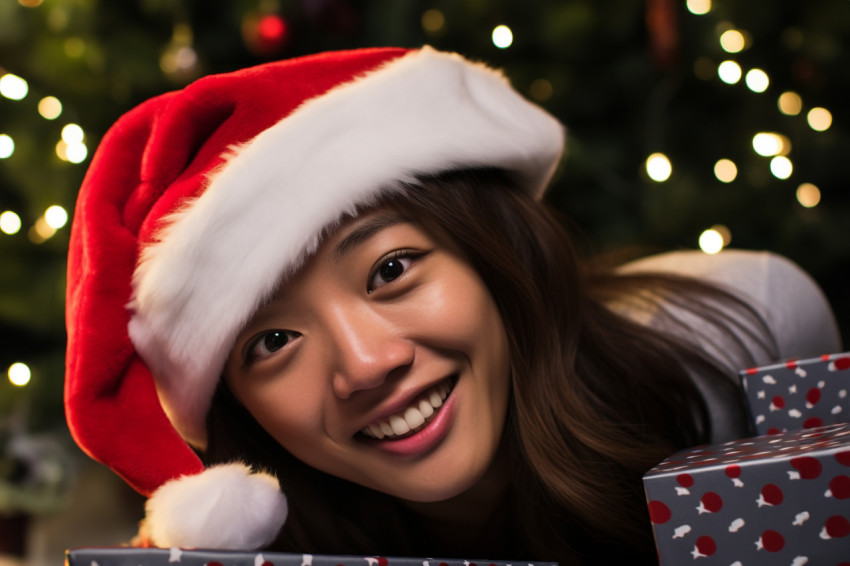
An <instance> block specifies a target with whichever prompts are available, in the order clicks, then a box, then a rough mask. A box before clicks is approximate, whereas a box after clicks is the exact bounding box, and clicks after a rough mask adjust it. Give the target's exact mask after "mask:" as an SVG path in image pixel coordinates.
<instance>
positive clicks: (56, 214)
mask: <svg viewBox="0 0 850 566" xmlns="http://www.w3.org/2000/svg"><path fill="white" fill-rule="evenodd" d="M44 220H45V222H47V224H48V226H50V227H51V228H53V229H55V230H58V229H59V228H62V227H63V226H65V224H67V223H68V212H67V211H66V210H65V209H64V208H62V207H61V206H59V205H58V204H54V205H53V206H51V207H49V208H48V209H47V210H45V211H44Z"/></svg>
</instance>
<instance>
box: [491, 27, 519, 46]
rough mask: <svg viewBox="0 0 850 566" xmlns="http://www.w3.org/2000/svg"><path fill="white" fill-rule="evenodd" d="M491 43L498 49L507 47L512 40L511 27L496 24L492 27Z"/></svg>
mask: <svg viewBox="0 0 850 566" xmlns="http://www.w3.org/2000/svg"><path fill="white" fill-rule="evenodd" d="M492 38H493V45H495V46H496V47H498V48H499V49H507V48H508V47H510V46H511V44H512V43H513V42H514V34H513V32H512V31H511V28H509V27H508V26H505V25H501V26H496V27H495V28H494V29H493V36H492Z"/></svg>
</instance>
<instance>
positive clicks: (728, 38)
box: [720, 29, 746, 53]
mask: <svg viewBox="0 0 850 566" xmlns="http://www.w3.org/2000/svg"><path fill="white" fill-rule="evenodd" d="M745 46H746V39H745V38H744V34H743V33H741V32H740V31H738V30H736V29H730V30H726V31H724V32H723V33H722V34H720V47H722V48H723V51H726V52H727V53H739V52H741V51H743V50H744V47H745Z"/></svg>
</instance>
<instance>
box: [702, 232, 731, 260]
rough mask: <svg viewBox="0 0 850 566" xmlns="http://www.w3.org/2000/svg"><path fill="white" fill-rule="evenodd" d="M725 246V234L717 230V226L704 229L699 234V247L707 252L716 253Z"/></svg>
mask: <svg viewBox="0 0 850 566" xmlns="http://www.w3.org/2000/svg"><path fill="white" fill-rule="evenodd" d="M724 246H725V243H724V240H723V234H722V233H721V232H720V231H719V230H717V227H712V228H709V229H708V230H704V231H703V233H702V234H700V235H699V249H701V250H702V251H703V252H705V253H707V254H716V253H718V252H720V251H721V250H722V249H723V248H724Z"/></svg>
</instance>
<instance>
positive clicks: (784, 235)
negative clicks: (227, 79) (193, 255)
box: [0, 0, 850, 481]
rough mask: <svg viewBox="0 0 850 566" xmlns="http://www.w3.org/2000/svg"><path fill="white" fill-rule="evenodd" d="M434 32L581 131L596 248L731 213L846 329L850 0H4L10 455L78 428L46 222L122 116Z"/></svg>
mask: <svg viewBox="0 0 850 566" xmlns="http://www.w3.org/2000/svg"><path fill="white" fill-rule="evenodd" d="M441 20H442V23H441V24H440V21H441ZM497 25H507V26H509V27H510V28H511V30H512V32H513V43H512V45H511V46H510V47H508V48H506V49H500V48H497V47H496V46H494V44H493V41H492V39H491V32H492V30H493V28H494V27H495V26H497ZM727 29H738V30H743V32H744V33H745V37H746V38H747V43H746V47H745V49H744V50H743V51H741V52H740V53H735V54H730V53H727V52H725V51H723V49H722V48H721V45H720V43H719V41H718V38H719V36H720V34H721V33H722V32H723V31H725V30H727ZM424 43H428V44H431V45H434V46H435V47H437V48H439V49H443V50H456V51H459V52H461V53H463V54H465V55H467V56H468V57H470V58H473V59H481V60H484V61H486V62H488V63H489V64H490V65H493V66H496V67H501V68H503V69H504V70H505V72H506V74H507V75H508V76H509V77H510V79H511V80H512V82H513V84H514V85H515V87H516V88H517V89H518V90H519V91H521V92H522V93H524V94H525V95H526V96H528V97H529V98H531V99H532V100H535V101H536V102H538V103H539V104H541V105H542V106H543V107H545V108H547V109H548V110H549V111H550V112H552V113H554V114H555V115H557V116H558V117H559V118H560V119H561V120H562V121H563V122H564V123H565V124H566V125H567V126H568V129H569V141H568V152H567V158H566V160H565V161H564V163H563V166H562V168H561V170H560V171H559V173H558V176H557V179H556V182H555V185H554V187H553V188H552V190H551V192H550V194H549V196H548V198H549V199H550V201H551V202H552V203H553V204H554V205H555V206H557V207H558V208H559V209H560V210H562V211H564V212H565V213H566V214H567V215H568V216H569V217H570V218H571V219H573V220H574V221H575V223H576V224H577V225H578V226H580V227H581V229H582V230H583V231H584V232H585V234H586V235H587V238H588V240H589V241H591V242H592V243H593V245H594V247H595V249H596V250H598V251H610V250H617V249H621V248H626V247H628V248H635V247H636V248H639V249H641V250H644V251H647V250H648V251H652V250H663V249H673V248H697V247H698V239H699V236H700V234H701V233H702V232H703V231H704V230H706V229H707V228H710V227H712V226H715V225H718V224H721V225H724V226H725V227H727V228H728V230H729V232H730V233H731V242H730V246H732V247H736V248H746V249H767V250H772V251H775V252H778V253H780V254H784V255H786V256H788V257H790V258H791V259H793V260H794V261H796V262H797V263H799V264H800V265H801V266H802V267H803V268H805V269H806V270H808V271H809V272H810V273H811V274H812V275H813V277H814V278H815V279H817V280H818V281H819V282H820V284H821V285H822V287H823V288H824V290H825V292H826V294H827V296H828V298H829V299H830V301H831V302H832V304H833V306H834V308H835V310H836V313H837V316H838V318H839V322H840V325H841V327H842V332H843V334H844V336H845V341H846V338H847V336H848V330H850V301H848V298H847V292H846V289H847V283H846V281H847V278H846V272H847V265H848V263H849V262H848V259H850V238H848V223H850V214H848V212H850V193H848V179H850V174H848V173H850V136H849V132H848V120H850V113H848V103H847V101H848V99H849V98H848V97H850V73H848V70H850V49H849V48H850V2H848V1H847V0H807V1H805V2H803V1H783V0H747V1H740V0H738V1H735V0H715V1H714V2H713V3H712V6H711V10H710V11H709V12H708V13H707V14H703V15H696V14H694V13H692V12H691V11H689V9H688V7H687V6H686V3H685V2H684V1H673V0H647V1H638V0H606V1H604V2H599V1H593V0H557V1H555V0H523V1H521V2H520V1H513V2H509V1H506V0H468V1H459V0H442V1H441V0H430V1H424V0H377V1H371V2H366V1H357V0H279V1H273V0H269V1H266V0H252V1H246V0H230V1H225V0H206V1H188V0H187V1H182V2H181V1H177V0H136V1H129V0H128V1H123V0H122V1H96V0H64V1H60V0H43V1H39V0H20V1H14V0H0V76H1V75H4V74H6V73H13V74H15V75H17V76H19V77H21V78H23V79H24V80H26V81H27V83H28V87H29V90H28V93H27V95H26V96H25V97H24V98H23V99H21V100H10V99H8V98H4V97H0V134H6V135H8V136H9V137H11V138H12V139H13V140H14V142H15V149H14V153H13V154H12V155H10V156H9V157H7V158H4V159H0V212H3V211H13V212H14V213H15V214H17V215H18V216H19V217H20V219H21V222H22V227H21V229H20V231H19V232H17V233H15V234H11V235H7V234H4V233H0V337H2V340H0V371H2V373H3V378H2V379H0V456H2V446H3V443H2V442H3V438H5V437H7V436H8V435H9V433H8V431H9V430H11V429H13V428H14V427H17V428H16V429H15V430H18V431H19V432H20V431H21V430H24V431H30V432H33V431H34V432H39V433H41V432H46V433H47V434H50V435H53V436H54V437H55V438H58V439H60V440H62V441H63V442H64V441H65V440H67V431H66V430H65V428H64V419H63V416H62V405H61V393H62V378H63V357H64V345H65V333H64V318H63V317H64V313H63V308H64V287H65V252H66V247H67V242H68V226H69V225H70V223H69V225H66V226H64V227H62V228H60V229H58V230H57V231H56V233H55V234H54V235H53V236H52V237H50V238H48V239H46V240H43V238H39V237H37V236H33V235H32V230H31V228H32V226H33V225H35V223H36V222H37V221H38V219H39V217H40V216H41V215H42V214H43V213H44V211H45V209H46V208H47V207H49V206H51V205H57V204H58V205H60V206H62V207H64V208H65V209H66V210H67V211H68V212H69V215H71V216H72V215H73V207H74V202H75V198H76V191H77V188H78V186H79V184H80V182H81V180H82V176H83V174H84V172H85V168H86V166H87V164H88V162H89V161H90V158H91V155H92V153H93V152H94V150H95V148H96V147H97V145H98V142H99V140H100V139H101V137H102V136H103V133H104V132H105V130H106V129H107V128H108V127H109V125H110V124H111V123H112V122H113V121H114V120H115V119H116V118H117V117H118V116H119V115H120V114H122V113H123V112H125V111H127V110H128V109H130V108H131V107H132V106H134V105H135V104H137V103H139V102H141V101H142V100H144V99H146V98H148V97H150V96H152V95H155V94H158V93H161V92H163V91H166V90H170V89H175V88H179V87H181V86H182V85H184V84H186V83H187V82H188V81H189V80H191V79H193V78H196V77H198V76H201V75H203V74H208V73H215V72H222V71H229V70H233V69H236V68H239V67H243V66H246V65H251V64H256V63H260V62H263V61H266V60H272V59H277V58H287V57H292V56H296V55H300V54H305V53H313V52H316V51H321V50H326V49H338V48H351V47H359V46H381V45H401V46H419V45H422V44H424ZM727 59H729V60H734V61H737V62H738V63H739V64H740V65H741V66H742V67H743V69H744V71H745V72H746V71H747V70H749V69H751V68H755V67H757V68H760V69H763V70H764V71H765V72H766V73H767V74H768V76H769V77H770V85H769V87H768V88H767V90H766V91H765V92H763V93H754V92H752V91H751V90H749V89H748V88H747V87H746V86H745V84H744V81H743V80H742V81H740V82H738V83H737V84H726V83H724V82H722V81H721V80H719V79H718V76H717V72H716V68H717V65H718V64H719V63H720V62H722V61H724V60H727ZM175 60H177V61H182V65H183V66H182V67H181V66H176V67H175V65H174V61H175ZM785 91H793V92H796V93H797V94H799V96H800V97H801V99H802V102H803V110H802V112H801V113H800V114H798V115H790V116H789V115H784V114H782V113H781V112H780V111H779V109H778V107H777V99H778V97H779V95H780V94H781V93H783V92H785ZM45 96H55V97H57V98H58V99H59V100H60V101H61V102H62V104H63V112H62V114H61V115H60V116H59V117H58V118H57V119H54V120H46V119H44V118H42V117H40V116H39V114H38V112H37V106H38V103H39V101H40V100H41V99H42V98H43V97H45ZM813 107H824V108H827V109H829V110H830V112H831V113H832V116H833V123H832V126H831V127H830V128H829V129H828V130H826V131H823V132H818V131H814V130H813V129H812V128H810V127H809V126H808V124H807V121H806V113H807V111H808V110H809V109H811V108H813ZM68 123H76V124H78V125H79V126H81V127H82V129H83V131H84V132H85V138H84V143H85V145H86V147H87V150H88V157H87V158H86V159H85V160H84V161H82V162H81V163H78V164H74V163H69V162H67V161H63V160H62V159H60V157H59V156H58V154H57V152H56V143H57V142H58V141H59V139H60V132H61V130H62V128H63V126H64V125H66V124H68ZM765 131H766V132H778V133H781V134H783V135H785V136H786V137H787V138H788V139H789V140H790V142H791V150H790V152H789V153H788V158H789V159H791V161H792V163H793V165H794V170H793V173H792V175H791V176H790V177H789V178H788V179H779V178H777V177H775V176H773V175H772V174H771V172H770V168H769V158H766V157H762V156H760V155H757V154H756V153H755V152H754V151H753V147H752V137H753V135H754V134H755V133H757V132H765ZM654 152H663V153H665V154H666V155H667V156H668V157H669V159H670V161H671V162H672V164H673V173H672V175H671V176H670V178H669V179H668V180H666V181H665V182H660V183H659V182H655V181H652V180H651V179H650V178H649V177H648V176H647V174H646V172H645V168H644V162H645V160H646V158H647V156H648V155H650V154H651V153H654ZM721 158H727V159H731V160H733V161H734V162H735V163H736V164H737V167H738V176H737V178H736V179H735V180H734V181H732V182H730V183H723V182H720V181H719V180H718V179H717V178H716V177H715V175H714V173H713V168H714V164H715V162H716V161H717V160H718V159H721ZM802 183H813V184H815V185H816V186H817V187H819V189H820V191H821V196H822V200H821V202H820V204H819V205H818V206H816V207H814V208H805V207H803V206H801V205H800V204H799V203H798V201H797V199H796V196H795V195H796V191H797V187H798V186H799V185H800V184H802ZM42 240H43V241H42ZM14 362H23V363H26V364H27V365H28V366H29V367H30V369H31V372H32V378H31V381H30V382H29V384H28V385H26V386H25V387H16V386H14V385H12V384H11V383H10V382H9V380H7V379H6V377H5V373H6V368H8V367H9V366H10V365H11V364H12V363H14ZM0 462H5V460H4V459H3V458H0ZM10 466H11V467H10ZM15 469H17V468H15V467H14V465H11V464H9V463H8V462H5V463H3V464H2V465H0V481H12V480H14V478H15V477H17V476H15V475H14V470H15ZM9 470H12V471H11V472H10V471H9ZM4 478H5V479H4ZM10 478H12V479H10ZM15 481H17V480H15Z"/></svg>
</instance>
